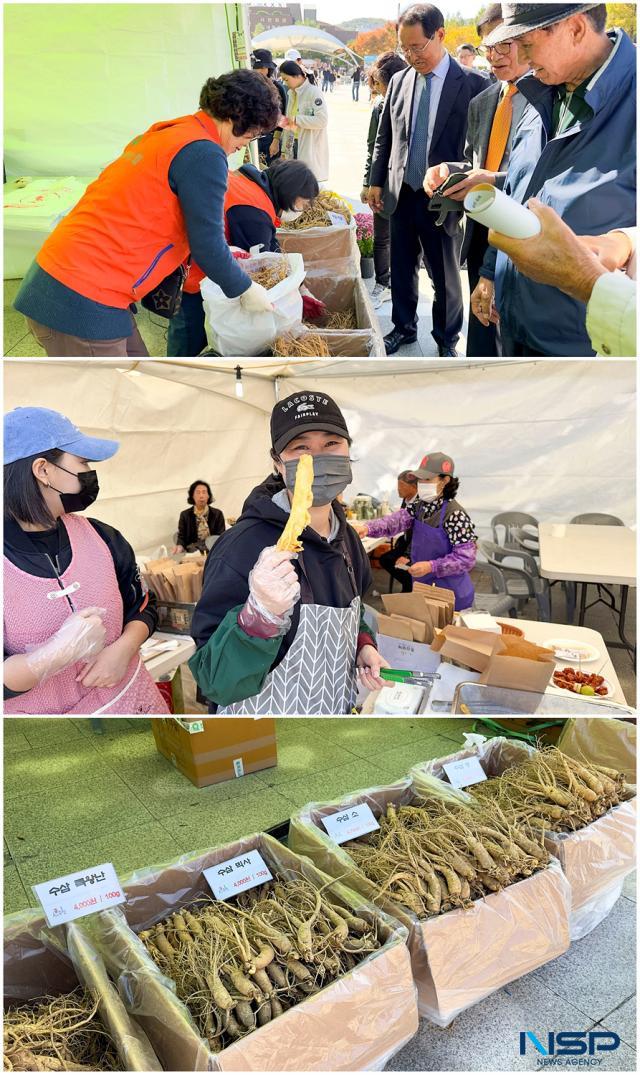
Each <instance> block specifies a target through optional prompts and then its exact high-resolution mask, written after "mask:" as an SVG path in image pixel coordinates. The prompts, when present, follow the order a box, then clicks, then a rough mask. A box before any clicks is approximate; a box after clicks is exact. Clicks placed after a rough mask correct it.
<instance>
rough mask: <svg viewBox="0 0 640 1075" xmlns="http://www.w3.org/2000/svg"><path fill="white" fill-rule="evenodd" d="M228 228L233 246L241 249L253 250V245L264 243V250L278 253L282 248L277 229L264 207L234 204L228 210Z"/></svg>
mask: <svg viewBox="0 0 640 1075" xmlns="http://www.w3.org/2000/svg"><path fill="white" fill-rule="evenodd" d="M227 228H228V229H229V242H230V244H231V246H239V247H240V249H241V250H251V247H252V246H258V245H260V244H261V245H262V247H263V249H264V251H267V252H270V253H277V252H278V251H279V250H280V247H279V246H278V241H277V239H276V230H275V228H274V226H273V224H272V223H271V221H270V220H269V217H268V216H267V214H266V213H265V212H264V210H263V209H256V207H255V206H254V205H232V206H231V208H230V209H229V210H228V211H227Z"/></svg>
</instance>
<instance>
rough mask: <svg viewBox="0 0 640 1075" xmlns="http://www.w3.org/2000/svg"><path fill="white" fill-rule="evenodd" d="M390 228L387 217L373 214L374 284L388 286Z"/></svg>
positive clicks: (389, 276) (389, 274)
mask: <svg viewBox="0 0 640 1075" xmlns="http://www.w3.org/2000/svg"><path fill="white" fill-rule="evenodd" d="M390 258H391V228H390V224H389V217H384V216H380V213H374V214H373V264H374V266H375V270H376V284H382V286H383V287H389V281H390V279H391V271H390Z"/></svg>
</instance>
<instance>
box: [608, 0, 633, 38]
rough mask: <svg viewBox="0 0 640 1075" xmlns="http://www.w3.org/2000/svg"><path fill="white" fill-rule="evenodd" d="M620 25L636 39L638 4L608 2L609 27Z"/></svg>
mask: <svg viewBox="0 0 640 1075" xmlns="http://www.w3.org/2000/svg"><path fill="white" fill-rule="evenodd" d="M611 26H618V27H620V29H622V30H626V31H627V33H628V34H629V37H630V38H631V40H632V41H635V39H636V32H637V31H636V5H635V4H607V27H611Z"/></svg>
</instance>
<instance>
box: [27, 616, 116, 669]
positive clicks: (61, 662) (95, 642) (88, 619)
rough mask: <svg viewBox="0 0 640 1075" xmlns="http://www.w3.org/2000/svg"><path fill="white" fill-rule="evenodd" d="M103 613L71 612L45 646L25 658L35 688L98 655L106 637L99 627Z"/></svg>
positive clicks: (103, 626) (104, 631) (32, 651)
mask: <svg viewBox="0 0 640 1075" xmlns="http://www.w3.org/2000/svg"><path fill="white" fill-rule="evenodd" d="M106 612H107V610H106V608H83V609H81V610H80V612H74V613H73V615H72V616H69V619H68V620H65V622H64V623H63V624H62V627H60V628H58V630H57V631H56V633H55V634H54V635H52V636H51V638H50V639H49V640H48V641H47V642H45V643H44V644H43V645H41V646H38V647H36V648H35V649H33V650H31V651H30V652H28V653H26V654H25V659H26V663H27V666H28V668H29V671H30V672H31V673H32V674H33V675H34V676H35V677H36V684H39V683H42V682H43V680H45V679H48V678H49V676H54V675H55V674H56V673H57V672H61V671H62V669H63V668H67V667H68V665H70V664H75V663H76V661H81V660H86V659H87V658H89V657H93V656H94V655H95V654H96V653H100V650H101V649H103V647H104V643H105V638H106V634H107V631H106V628H105V625H104V623H103V618H104V616H105V615H106Z"/></svg>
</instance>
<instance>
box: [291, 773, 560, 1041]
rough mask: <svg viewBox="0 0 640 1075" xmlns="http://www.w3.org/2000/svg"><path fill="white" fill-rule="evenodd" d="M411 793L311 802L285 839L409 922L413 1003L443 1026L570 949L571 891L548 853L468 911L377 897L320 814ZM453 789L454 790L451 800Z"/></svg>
mask: <svg viewBox="0 0 640 1075" xmlns="http://www.w3.org/2000/svg"><path fill="white" fill-rule="evenodd" d="M415 795H416V789H415V787H414V785H413V783H412V781H411V780H410V779H408V778H407V779H405V780H401V781H397V782H396V783H395V784H389V785H386V786H382V787H376V788H368V789H366V790H364V791H359V792H355V793H354V794H352V795H347V796H344V798H342V799H340V800H336V801H334V802H332V803H310V804H309V805H308V806H305V807H304V809H303V810H301V811H300V812H299V813H298V814H296V815H295V816H294V817H292V818H291V824H290V826H289V846H290V847H291V848H292V849H293V850H294V851H297V853H298V854H299V855H306V856H307V857H308V858H310V859H311V861H312V862H314V863H315V864H316V866H317V867H318V868H319V869H321V870H323V871H324V872H325V873H328V874H331V875H332V876H333V877H339V878H340V879H341V880H342V882H343V883H344V884H347V885H348V886H349V888H351V889H353V890H354V891H355V892H358V893H360V895H362V896H363V897H365V898H367V899H370V900H373V899H374V898H375V899H376V903H377V905H378V906H379V907H381V908H382V910H383V911H386V912H387V914H389V915H392V916H393V917H394V918H396V919H397V920H398V921H399V922H401V923H402V924H403V925H404V926H406V927H407V929H408V930H409V940H408V945H409V950H410V952H411V964H412V967H413V977H414V981H415V983H416V987H417V990H418V1010H419V1011H420V1014H421V1015H423V1016H425V1017H426V1018H427V1019H430V1020H431V1021H432V1022H434V1023H436V1024H437V1025H438V1026H447V1025H448V1024H449V1023H450V1022H451V1021H452V1020H453V1019H454V1018H455V1017H456V1016H457V1015H458V1014H459V1013H460V1012H462V1011H464V1010H465V1009H467V1008H469V1007H471V1006H472V1005H474V1004H477V1003H478V1002H479V1001H481V1000H483V999H484V998H485V997H487V996H489V995H490V994H491V993H494V992H495V991H496V990H498V989H501V988H502V986H504V985H506V984H507V983H508V982H512V981H514V979H516V978H520V977H521V976H522V975H524V974H528V973H529V972H530V971H532V970H535V969H536V968H537V967H541V966H543V965H544V964H545V963H548V962H549V961H550V960H551V959H555V958H556V957H557V956H559V955H562V953H563V952H566V951H567V949H568V948H569V900H570V891H569V885H568V882H567V879H566V877H565V876H564V875H563V873H562V870H561V868H560V865H559V863H558V862H556V861H555V860H553V859H552V860H551V863H550V864H549V866H547V867H546V868H545V869H542V870H539V871H538V872H537V873H535V874H533V875H532V876H531V877H527V878H525V879H524V880H522V881H518V882H516V883H515V884H513V885H509V887H508V888H505V889H503V890H502V891H501V892H494V893H491V894H490V895H488V896H485V897H484V899H479V900H476V901H475V902H474V904H473V907H472V908H471V909H470V910H467V911H465V910H462V909H457V910H455V911H449V912H447V913H446V914H443V915H439V916H437V917H435V918H430V919H422V920H421V919H418V917H417V916H416V915H415V914H413V913H412V912H411V911H409V910H408V909H407V908H406V907H402V906H401V905H400V904H398V903H395V902H393V901H392V900H389V899H387V898H386V897H385V896H383V897H377V890H376V886H375V885H373V884H372V883H371V881H369V880H368V878H367V877H365V875H364V874H363V873H362V872H361V871H360V870H359V869H358V867H357V866H356V864H355V862H354V861H353V859H352V858H351V856H350V855H349V854H348V852H347V851H346V849H345V848H343V847H339V846H338V845H337V844H335V843H334V842H333V840H331V838H330V837H329V836H328V834H327V833H326V832H325V831H324V828H323V826H322V821H321V819H322V817H323V816H324V815H326V814H329V813H334V812H335V811H336V810H342V809H347V808H348V807H350V806H355V805H356V804H359V803H363V802H365V803H367V804H368V805H369V806H370V807H371V809H372V811H373V813H374V815H375V816H376V817H380V815H381V814H382V813H383V812H384V811H385V809H386V807H387V805H388V803H390V802H393V803H395V804H396V805H397V806H401V805H406V804H409V803H411V802H412V801H413V800H414V798H415ZM458 795H459V793H454V797H455V798H456V800H457V797H458Z"/></svg>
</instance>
